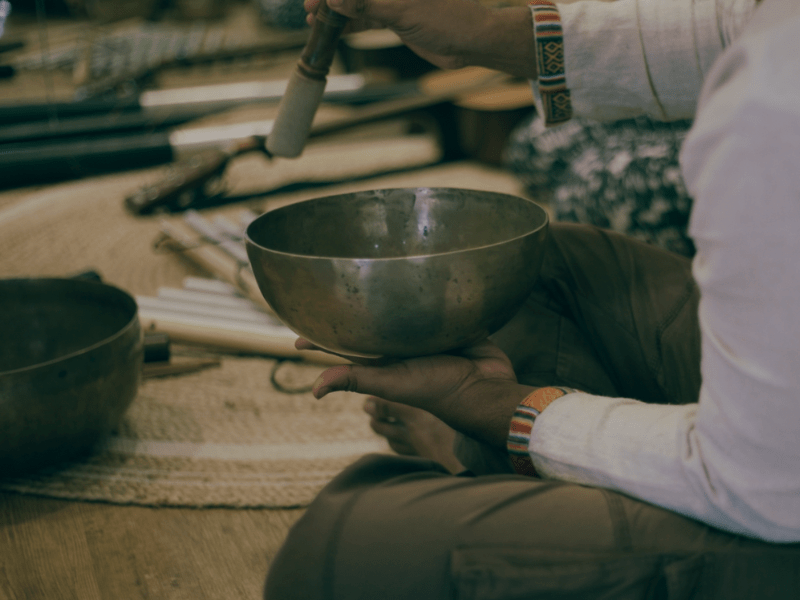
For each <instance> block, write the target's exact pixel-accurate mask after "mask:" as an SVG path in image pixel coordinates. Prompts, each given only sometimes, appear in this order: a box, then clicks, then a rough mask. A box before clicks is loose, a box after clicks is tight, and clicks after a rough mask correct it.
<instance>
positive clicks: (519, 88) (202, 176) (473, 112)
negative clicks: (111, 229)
mask: <svg viewBox="0 0 800 600" xmlns="http://www.w3.org/2000/svg"><path fill="white" fill-rule="evenodd" d="M415 88H416V93H414V94H412V95H409V96H403V97H400V98H396V99H390V100H385V101H383V102H374V103H370V104H367V105H365V106H361V107H358V108H357V109H355V108H354V109H353V110H352V111H351V112H350V113H349V114H347V115H344V116H339V117H336V118H329V119H318V120H315V122H314V124H313V125H312V126H311V129H310V131H309V133H308V136H309V137H310V138H317V137H323V136H327V135H331V134H334V133H338V132H342V131H344V130H347V129H350V128H353V127H356V126H359V125H364V124H367V123H373V122H376V121H381V120H385V119H388V118H390V117H397V116H399V115H404V114H405V115H408V114H424V116H425V119H424V121H425V123H426V124H427V126H429V127H430V126H431V125H433V127H434V128H435V129H436V130H437V132H436V133H437V137H438V140H439V144H440V146H441V156H440V158H439V161H438V162H443V161H450V160H458V159H461V158H465V157H473V158H477V159H478V160H484V161H485V162H487V163H490V164H500V162H501V153H502V148H503V147H504V145H505V141H506V139H507V138H508V135H509V133H510V131H511V129H512V128H513V127H514V125H516V123H518V122H519V121H520V120H521V119H522V118H523V117H524V116H525V115H526V114H528V112H529V111H530V110H532V106H533V100H532V95H531V90H530V87H529V85H528V83H527V82H518V81H515V80H513V79H512V78H510V77H509V76H507V75H505V74H502V73H499V72H497V71H492V70H489V69H483V68H479V67H470V68H465V69H460V70H458V71H435V72H432V73H430V74H428V75H425V76H423V77H421V78H420V79H419V80H418V81H417V82H416V83H415ZM272 126H273V123H272V122H269V121H262V122H255V123H243V124H239V125H237V126H235V127H231V128H230V129H228V130H226V132H227V133H228V134H229V135H230V134H235V133H237V132H238V133H240V134H242V138H240V139H239V140H236V139H229V138H226V139H225V140H224V144H223V143H220V144H218V145H217V146H216V147H211V148H208V149H206V150H205V151H204V152H203V153H202V154H198V155H195V156H193V157H191V158H189V159H187V160H186V161H183V162H178V163H176V164H175V165H174V166H173V167H172V168H171V169H170V170H169V172H168V173H167V176H166V177H165V178H164V179H162V180H161V181H159V182H156V183H155V184H150V185H147V186H145V187H143V188H141V189H140V190H138V191H136V192H135V193H133V194H131V195H130V196H128V197H127V198H126V200H125V203H126V206H127V208H128V209H129V210H130V211H131V212H133V213H134V214H137V215H146V214H151V213H153V212H157V211H159V210H165V211H169V212H177V211H180V210H185V209H187V208H192V207H195V206H198V205H200V204H201V203H202V205H203V206H211V205H213V202H209V199H210V198H213V197H218V198H219V199H220V200H221V199H222V194H221V193H220V187H219V181H220V180H221V178H222V177H223V175H224V174H225V170H226V168H227V167H228V165H229V164H230V162H231V161H232V160H234V159H235V158H237V157H239V156H242V155H243V154H247V153H250V152H264V151H265V148H264V140H265V139H266V144H267V147H269V140H270V135H271V131H272ZM219 133H220V134H221V133H222V131H220V132H219ZM246 134H247V135H246ZM182 135H183V136H184V137H183V143H184V144H189V139H190V137H191V136H197V137H196V139H202V138H203V132H200V131H199V130H198V131H196V132H194V133H193V132H192V131H191V130H187V131H185V132H184V133H183V134H182ZM245 136H246V137H245ZM221 137H222V135H220V138H221ZM220 138H218V139H219V141H220V142H222V140H221V139H220ZM267 154H269V152H268V151H267Z"/></svg>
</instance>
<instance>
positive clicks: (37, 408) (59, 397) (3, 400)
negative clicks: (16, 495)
mask: <svg viewBox="0 0 800 600" xmlns="http://www.w3.org/2000/svg"><path fill="white" fill-rule="evenodd" d="M0 332H2V333H1V334H0V340H2V341H0V477H5V476H10V475H19V474H25V473H28V472H31V471H34V470H36V469H39V468H41V467H44V466H49V465H54V464H57V463H60V462H64V461H68V460H72V459H75V458H78V457H80V456H82V455H85V454H87V453H88V452H90V451H91V450H92V449H93V447H94V446H95V444H96V443H97V442H98V441H100V440H101V439H102V438H104V437H105V436H106V435H107V434H109V433H110V432H111V430H112V429H114V428H115V427H116V426H117V425H118V424H119V421H120V418H121V416H122V414H123V413H124V412H125V410H126V409H127V408H128V406H129V405H130V403H131V401H132V400H133V398H134V397H135V396H136V391H137V388H138V385H139V377H140V373H141V364H142V356H143V349H142V348H143V346H142V334H141V328H140V325H139V319H138V317H137V308H136V302H135V301H134V299H133V298H132V297H131V296H130V295H128V294H127V293H126V292H123V291H122V290H120V289H117V288H115V287H113V286H110V285H106V284H103V283H96V282H92V281H81V280H73V279H6V280H0Z"/></svg>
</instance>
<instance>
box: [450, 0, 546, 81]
mask: <svg viewBox="0 0 800 600" xmlns="http://www.w3.org/2000/svg"><path fill="white" fill-rule="evenodd" d="M464 59H465V62H466V63H467V64H471V65H477V66H481V67H488V68H490V69H496V70H498V71H503V72H505V73H509V74H511V75H516V76H518V77H524V78H527V79H536V78H537V77H538V72H537V68H536V46H535V43H534V37H533V24H532V19H531V11H530V9H528V8H527V7H524V6H515V7H511V8H502V9H493V10H488V11H487V14H486V21H485V22H484V23H483V25H482V34H481V35H480V36H479V37H477V38H476V39H475V40H474V41H473V43H472V44H469V45H467V47H466V48H464Z"/></svg>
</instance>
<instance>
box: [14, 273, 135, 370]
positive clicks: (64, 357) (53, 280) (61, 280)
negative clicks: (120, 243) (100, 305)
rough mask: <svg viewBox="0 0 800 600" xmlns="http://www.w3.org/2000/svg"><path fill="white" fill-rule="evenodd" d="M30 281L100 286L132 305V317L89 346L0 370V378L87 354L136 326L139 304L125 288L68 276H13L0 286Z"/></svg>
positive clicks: (37, 283) (33, 282)
mask: <svg viewBox="0 0 800 600" xmlns="http://www.w3.org/2000/svg"><path fill="white" fill-rule="evenodd" d="M12 282H13V283H31V284H33V285H39V284H42V285H44V284H47V283H66V282H71V283H69V284H67V285H77V286H87V285H94V286H102V287H103V288H105V289H106V290H108V291H109V292H110V293H112V294H117V295H118V296H119V298H122V299H123V300H124V301H126V302H130V303H131V304H132V306H133V315H132V317H131V318H130V319H129V320H128V321H127V322H126V323H125V325H123V326H122V327H120V328H119V329H118V330H117V331H115V332H114V333H112V334H111V335H109V336H107V337H105V338H103V339H101V340H99V341H97V342H95V343H94V344H91V345H90V346H85V347H83V348H80V349H78V350H75V351H74V352H70V353H69V354H64V355H62V356H59V357H56V358H51V359H50V360H46V361H44V362H38V363H36V364H33V365H28V366H27V367H20V368H18V369H11V370H9V371H0V378H2V377H6V376H7V375H17V374H21V373H24V372H25V371H33V370H34V369H39V368H42V367H46V366H51V365H54V364H56V363H59V362H63V361H67V360H71V359H73V358H75V357H76V356H80V355H82V354H88V353H89V352H92V351H94V350H96V349H98V348H100V347H102V346H105V345H107V344H109V343H111V342H113V341H114V340H116V339H117V338H119V337H122V336H124V335H126V334H127V333H128V331H129V330H130V329H131V328H132V327H136V326H137V325H138V322H139V306H138V305H137V304H136V300H135V298H134V297H133V296H131V295H130V294H129V293H128V292H126V291H125V290H123V289H121V288H118V287H117V286H114V285H110V284H108V283H105V282H98V281H85V280H79V279H74V278H69V277H15V278H7V279H0V287H2V286H3V285H4V284H6V283H12Z"/></svg>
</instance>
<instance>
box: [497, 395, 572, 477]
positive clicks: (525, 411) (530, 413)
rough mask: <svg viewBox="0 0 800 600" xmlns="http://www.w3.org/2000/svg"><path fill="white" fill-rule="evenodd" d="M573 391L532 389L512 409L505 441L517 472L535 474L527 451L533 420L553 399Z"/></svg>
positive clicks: (531, 475)
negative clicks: (515, 407) (512, 412)
mask: <svg viewBox="0 0 800 600" xmlns="http://www.w3.org/2000/svg"><path fill="white" fill-rule="evenodd" d="M575 391H577V390H573V389H572V388H566V387H552V386H551V387H543V388H539V389H536V390H534V391H532V392H531V393H530V394H528V395H527V396H525V399H524V400H523V401H522V402H520V404H519V406H518V407H517V410H516V411H514V416H513V417H511V426H510V427H509V431H508V440H507V442H506V449H507V450H508V456H509V458H510V459H511V464H513V465H514V470H515V471H516V472H517V473H519V474H520V475H528V476H530V477H535V476H536V469H534V468H533V461H531V455H530V453H529V452H528V445H529V444H530V441H531V432H532V431H533V422H534V421H535V420H536V417H538V416H539V414H540V413H541V412H542V411H543V410H544V409H545V408H547V407H548V406H549V405H550V403H551V402H552V401H553V400H555V399H556V398H561V396H566V395H567V394H570V393H572V392H575Z"/></svg>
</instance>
